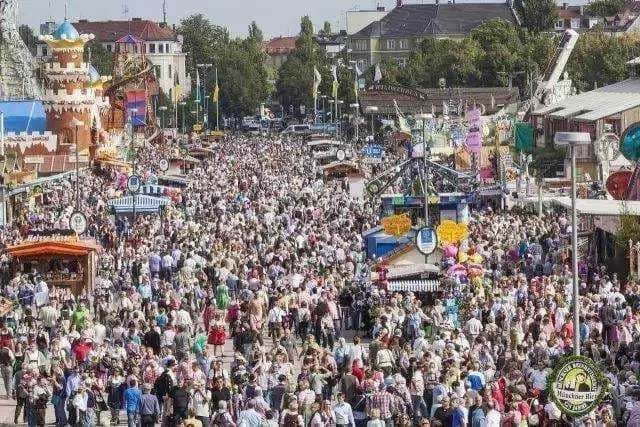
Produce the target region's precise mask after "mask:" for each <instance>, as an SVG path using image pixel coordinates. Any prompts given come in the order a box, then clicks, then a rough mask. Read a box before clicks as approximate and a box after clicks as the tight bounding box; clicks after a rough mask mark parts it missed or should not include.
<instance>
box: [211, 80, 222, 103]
mask: <svg viewBox="0 0 640 427" xmlns="http://www.w3.org/2000/svg"><path fill="white" fill-rule="evenodd" d="M219 97H220V88H219V87H218V83H216V85H215V86H214V87H213V92H212V93H211V101H213V102H218V99H219Z"/></svg>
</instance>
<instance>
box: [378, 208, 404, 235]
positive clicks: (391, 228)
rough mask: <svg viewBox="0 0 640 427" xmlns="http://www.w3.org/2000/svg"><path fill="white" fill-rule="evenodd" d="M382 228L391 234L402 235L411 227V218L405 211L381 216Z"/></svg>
mask: <svg viewBox="0 0 640 427" xmlns="http://www.w3.org/2000/svg"><path fill="white" fill-rule="evenodd" d="M382 228H383V229H384V232H385V233H387V234H390V235H392V236H403V235H405V234H407V233H408V232H409V230H410V229H411V218H410V217H409V214H406V213H405V214H399V215H391V216H388V217H386V218H382Z"/></svg>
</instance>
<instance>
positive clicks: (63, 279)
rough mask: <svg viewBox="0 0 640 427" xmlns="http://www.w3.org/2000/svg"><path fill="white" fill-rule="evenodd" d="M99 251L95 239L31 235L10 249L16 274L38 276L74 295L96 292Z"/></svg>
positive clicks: (8, 249) (60, 235) (8, 251)
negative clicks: (94, 287) (94, 288)
mask: <svg viewBox="0 0 640 427" xmlns="http://www.w3.org/2000/svg"><path fill="white" fill-rule="evenodd" d="M99 251H100V245H99V244H98V243H96V241H95V240H93V239H84V238H78V237H77V236H75V235H70V236H65V235H62V234H57V235H45V236H29V237H27V238H26V239H25V240H23V241H22V242H20V243H19V244H17V245H14V246H9V247H8V248H7V253H9V254H10V255H11V257H12V265H13V270H14V273H18V272H20V273H22V274H38V275H40V276H41V277H42V279H43V280H44V281H45V282H46V283H47V284H48V285H49V286H58V287H67V288H70V289H71V292H73V294H74V295H80V294H82V293H90V292H91V291H92V290H93V285H94V282H95V278H96V275H97V270H98V252H99Z"/></svg>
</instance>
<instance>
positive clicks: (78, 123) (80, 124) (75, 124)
mask: <svg viewBox="0 0 640 427" xmlns="http://www.w3.org/2000/svg"><path fill="white" fill-rule="evenodd" d="M69 124H70V125H71V126H72V127H73V128H74V129H75V131H76V135H75V142H76V211H78V210H80V187H79V185H78V184H79V182H80V174H79V172H78V161H79V158H78V151H80V148H79V146H78V128H80V127H84V122H83V121H81V120H78V119H77V118H76V117H74V118H73V120H71V123H69Z"/></svg>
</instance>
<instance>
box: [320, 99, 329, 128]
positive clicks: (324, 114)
mask: <svg viewBox="0 0 640 427" xmlns="http://www.w3.org/2000/svg"><path fill="white" fill-rule="evenodd" d="M320 98H322V124H324V122H325V120H326V118H327V112H326V111H325V110H324V100H325V99H327V95H320Z"/></svg>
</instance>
